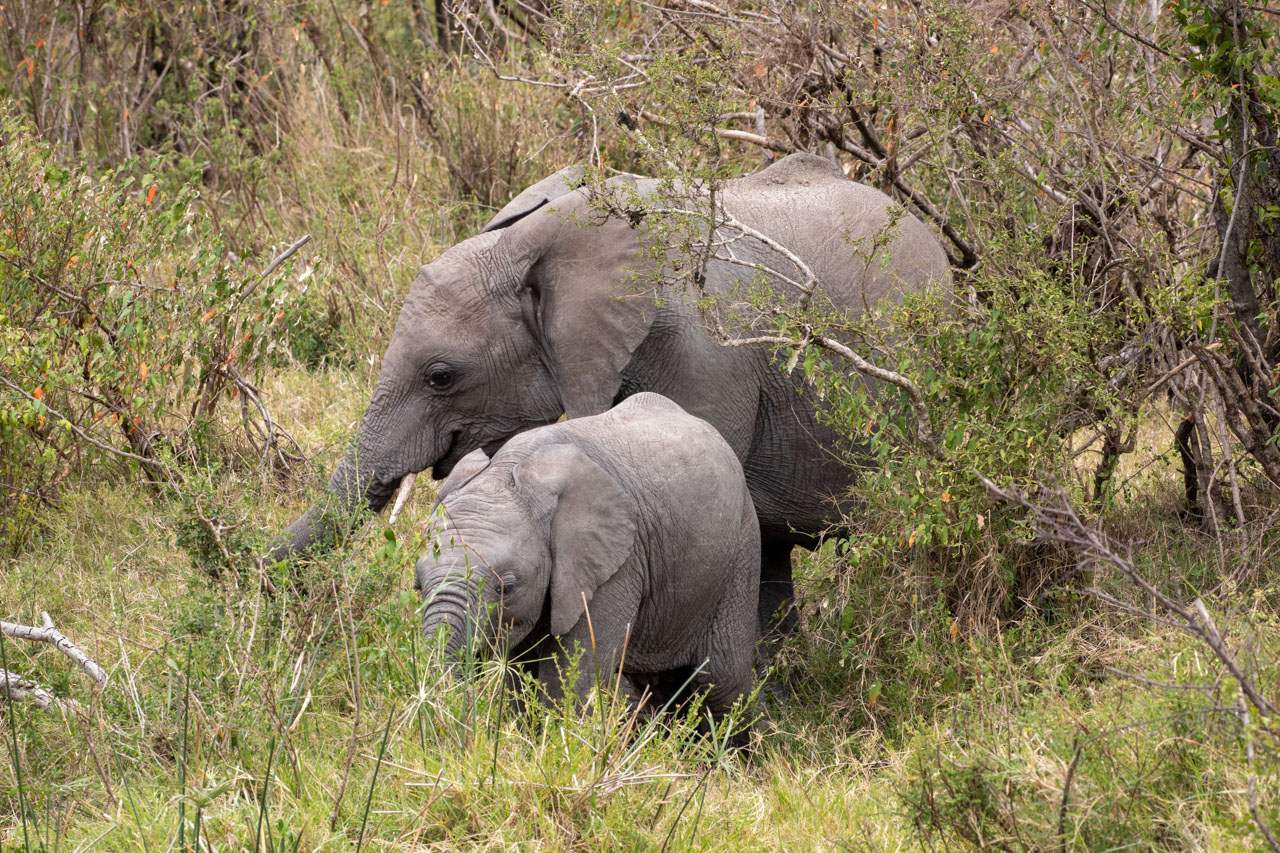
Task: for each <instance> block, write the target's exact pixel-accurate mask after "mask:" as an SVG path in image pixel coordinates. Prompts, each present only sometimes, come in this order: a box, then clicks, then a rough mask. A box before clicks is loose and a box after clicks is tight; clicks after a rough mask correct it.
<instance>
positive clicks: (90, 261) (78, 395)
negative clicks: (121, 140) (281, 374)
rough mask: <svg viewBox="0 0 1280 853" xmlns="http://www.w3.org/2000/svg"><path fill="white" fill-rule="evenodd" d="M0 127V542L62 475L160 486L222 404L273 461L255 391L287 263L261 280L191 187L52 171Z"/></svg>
mask: <svg viewBox="0 0 1280 853" xmlns="http://www.w3.org/2000/svg"><path fill="white" fill-rule="evenodd" d="M2 121H3V125H2V127H3V132H2V133H0V140H2V141H0V362H2V363H3V364H4V372H3V374H0V386H2V387H3V389H4V394H3V397H0V436H2V437H3V442H2V443H0V447H2V448H3V449H2V450H0V509H3V512H0V516H2V517H3V518H5V519H6V521H5V522H4V524H5V527H4V529H3V530H0V542H2V543H3V544H4V545H6V546H9V547H13V546H15V545H18V544H20V543H21V540H22V539H23V537H24V536H25V533H24V531H26V530H28V529H29V528H28V527H27V525H26V520H27V518H28V516H29V513H30V512H31V510H32V508H33V506H34V505H35V504H38V503H49V502H51V501H53V500H54V499H55V497H56V494H57V487H58V485H59V484H60V483H61V482H62V481H63V480H65V479H66V478H67V477H68V476H69V475H71V474H72V473H73V472H75V473H77V474H79V475H81V476H84V475H87V474H89V473H90V472H91V471H92V470H93V469H94V468H95V466H100V465H103V464H105V463H108V462H111V461H117V462H121V461H122V462H125V463H127V464H128V465H130V466H132V467H135V468H138V469H139V470H140V472H141V473H143V474H144V475H145V476H146V477H148V478H149V479H152V480H155V479H168V478H169V477H170V476H171V474H172V471H173V468H172V465H173V464H174V463H176V462H179V461H180V460H181V459H182V458H183V457H188V458H191V457H198V456H199V455H201V454H202V453H206V452H208V451H209V450H210V448H209V447H206V446H204V445H205V443H204V442H202V436H204V435H206V434H207V430H208V429H209V428H210V427H211V426H212V424H213V423H214V419H215V415H217V414H218V406H219V403H220V402H221V401H223V400H233V401H235V402H236V403H238V404H239V407H240V416H241V420H242V424H243V427H244V431H245V435H246V436H247V437H248V438H249V439H250V441H251V442H252V443H254V446H255V448H256V450H257V451H258V452H259V453H260V454H262V455H263V456H264V457H265V456H266V455H268V454H275V453H279V452H281V447H280V444H279V434H278V433H277V432H276V430H275V428H274V426H273V424H272V422H271V420H270V418H269V416H268V415H266V410H265V407H264V406H263V403H262V400H261V398H260V396H259V394H258V389H257V387H256V385H255V382H256V381H258V377H259V374H260V373H261V371H262V369H263V367H264V366H265V365H266V364H267V362H268V360H270V359H271V358H272V357H273V356H274V355H275V354H276V352H277V348H278V347H279V346H280V345H281V343H282V341H283V339H284V336H285V334H287V331H288V329H289V328H290V325H291V323H292V322H293V318H292V316H291V315H292V313H293V309H292V307H291V306H292V304H293V302H294V298H295V296H296V293H295V291H296V288H295V287H294V286H293V285H292V284H291V279H290V276H289V270H290V265H289V264H288V263H285V264H283V265H281V266H280V267H279V268H278V269H275V270H272V271H271V273H270V274H269V275H266V276H260V275H259V274H258V273H257V272H256V269H255V267H256V265H254V266H251V265H250V264H249V263H248V262H247V260H246V259H243V258H240V257H237V256H236V255H235V254H234V253H232V252H230V251H229V250H228V249H227V248H226V245H225V244H224V243H223V242H222V240H221V239H220V238H219V237H218V235H217V234H216V233H215V232H214V230H213V228H212V227H211V225H210V222H209V219H208V217H207V215H206V214H205V212H204V211H203V209H202V207H201V205H200V202H199V198H198V195H197V193H196V190H195V187H194V185H192V184H190V183H188V184H186V185H183V186H182V187H181V188H180V189H179V190H177V191H176V192H175V193H173V194H171V195H170V194H168V193H161V192H160V190H159V188H158V184H157V183H156V180H155V178H154V177H153V176H152V175H150V174H144V175H142V176H141V177H139V176H137V175H136V172H137V171H138V169H137V164H135V163H132V162H131V163H127V164H125V165H123V166H121V167H120V168H118V169H116V170H115V171H114V172H112V173H111V174H109V175H107V176H104V177H101V178H99V177H93V176H90V175H89V174H86V173H85V172H83V171H81V170H79V169H76V168H68V167H65V166H62V165H59V164H58V162H57V161H56V160H55V159H54V157H53V155H52V152H51V150H50V147H49V146H48V145H46V144H45V143H43V142H42V141H40V140H39V139H38V138H37V137H36V136H35V135H34V134H33V132H32V131H31V129H30V128H29V127H28V126H26V125H25V124H24V123H23V122H22V121H20V120H18V119H15V118H13V117H9V116H6V117H4V118H3V119H2Z"/></svg>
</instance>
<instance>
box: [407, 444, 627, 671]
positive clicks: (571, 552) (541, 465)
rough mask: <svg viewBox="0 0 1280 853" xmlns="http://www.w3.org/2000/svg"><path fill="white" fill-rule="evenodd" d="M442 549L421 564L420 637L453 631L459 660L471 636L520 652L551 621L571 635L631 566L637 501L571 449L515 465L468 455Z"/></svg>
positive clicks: (450, 487)
mask: <svg viewBox="0 0 1280 853" xmlns="http://www.w3.org/2000/svg"><path fill="white" fill-rule="evenodd" d="M439 502H440V503H443V505H444V507H445V515H446V522H445V525H444V528H443V530H442V531H441V532H440V534H439V538H438V550H436V551H433V553H432V554H429V555H428V556H426V557H424V558H423V559H422V560H420V561H419V562H418V565H417V568H416V570H415V573H414V574H415V580H414V587H415V588H416V589H417V590H418V592H419V594H420V595H421V596H422V598H423V602H424V605H423V617H422V630H423V633H424V634H426V635H427V636H428V637H432V636H434V635H435V634H436V632H437V631H439V630H440V629H441V628H445V629H447V640H446V650H447V652H448V653H450V656H454V655H456V654H457V653H458V652H459V651H460V650H461V649H462V648H463V643H464V642H466V640H467V638H469V637H470V638H474V639H475V640H476V641H478V642H479V643H481V644H483V645H484V646H485V647H494V646H496V645H498V644H499V643H501V642H507V643H510V644H511V645H518V644H519V643H520V642H522V641H523V640H525V639H526V638H527V637H528V636H529V634H530V632H531V631H533V629H534V627H535V626H536V625H538V624H539V623H540V622H541V620H542V619H543V617H544V613H545V615H547V617H548V618H549V627H550V632H551V633H552V634H553V635H556V636H559V635H562V634H565V633H567V632H568V631H569V630H570V629H571V628H573V626H574V625H575V624H577V622H578V621H579V619H581V618H582V615H583V613H584V611H585V608H586V606H587V603H588V602H590V600H591V598H592V596H593V595H594V593H595V591H596V589H597V588H598V587H599V586H600V585H601V584H602V583H604V582H605V581H607V580H608V579H609V578H610V577H612V576H613V575H614V574H615V573H616V572H617V571H618V570H619V569H620V568H622V566H623V565H624V564H625V563H626V561H627V558H628V556H629V555H630V553H631V550H632V545H633V543H634V540H635V535H636V522H635V519H636V515H637V512H638V508H637V506H636V504H635V501H634V500H633V499H632V498H631V497H630V495H629V494H628V493H627V492H626V491H625V490H624V489H623V488H622V486H621V485H620V484H619V483H618V482H617V480H616V479H615V478H614V476H613V475H612V474H610V473H608V472H607V471H605V470H604V469H603V468H602V467H600V465H598V464H597V463H596V462H594V461H593V460H592V459H591V458H590V457H588V456H587V455H586V454H585V453H584V452H583V451H582V450H581V449H579V448H578V447H576V446H574V445H571V444H545V445H543V446H542V447H539V448H537V449H535V450H533V451H532V452H531V453H529V454H528V455H527V456H524V457H523V458H521V459H520V460H519V461H518V462H517V463H516V464H515V465H514V466H510V465H503V466H493V467H492V468H490V459H489V457H487V456H486V455H485V453H484V451H483V450H477V451H474V452H472V453H471V454H469V455H467V456H466V457H464V458H463V459H462V460H461V461H460V462H459V463H458V465H457V467H456V468H455V469H454V472H453V473H452V474H451V475H450V477H449V478H448V479H447V480H446V481H445V483H444V485H443V486H442V487H441V490H440V497H439Z"/></svg>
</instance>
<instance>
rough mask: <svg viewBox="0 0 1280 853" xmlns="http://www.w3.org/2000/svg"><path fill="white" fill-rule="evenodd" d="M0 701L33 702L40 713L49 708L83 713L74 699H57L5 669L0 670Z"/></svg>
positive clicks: (80, 706) (82, 707)
mask: <svg viewBox="0 0 1280 853" xmlns="http://www.w3.org/2000/svg"><path fill="white" fill-rule="evenodd" d="M0 699H7V700H8V701H10V702H22V701H28V702H34V703H35V705H36V707H37V708H39V709H40V710H42V711H45V710H48V709H49V708H50V707H51V706H54V707H59V708H66V709H68V710H71V711H75V712H76V713H82V712H83V711H84V706H82V705H81V704H80V703H79V702H77V701H75V700H74V699H59V698H58V697H57V696H54V695H53V694H52V693H50V692H49V691H48V690H45V689H44V688H43V687H41V686H40V685H38V684H36V683H35V682H34V681H30V680H28V679H26V678H23V677H22V676H20V675H18V674H17V673H16V672H9V671H8V670H6V669H0Z"/></svg>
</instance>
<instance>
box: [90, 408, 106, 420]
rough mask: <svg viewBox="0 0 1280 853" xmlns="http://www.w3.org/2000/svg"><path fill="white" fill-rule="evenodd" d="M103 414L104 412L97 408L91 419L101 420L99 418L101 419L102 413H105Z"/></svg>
mask: <svg viewBox="0 0 1280 853" xmlns="http://www.w3.org/2000/svg"><path fill="white" fill-rule="evenodd" d="M105 414H106V412H104V411H101V410H99V411H97V412H95V413H94V415H93V419H94V420H95V421H97V420H101V419H102V416H103V415H105Z"/></svg>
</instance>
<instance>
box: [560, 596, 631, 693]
mask: <svg viewBox="0 0 1280 853" xmlns="http://www.w3.org/2000/svg"><path fill="white" fill-rule="evenodd" d="M639 605H640V594H639V589H638V585H628V584H622V583H608V584H605V585H604V586H602V587H600V588H599V589H598V590H596V594H595V596H594V597H593V598H592V599H591V604H590V605H589V607H588V609H587V615H584V616H583V617H582V618H581V619H579V620H578V623H577V624H576V625H574V626H573V628H571V629H570V630H569V631H568V632H567V633H566V634H564V635H563V636H561V637H560V642H559V644H558V645H559V648H558V649H557V651H556V653H555V654H554V655H552V656H551V658H550V659H549V660H545V661H544V662H543V663H542V666H541V668H540V670H539V678H541V679H542V681H543V683H544V684H546V685H547V688H548V692H550V693H551V695H552V696H553V698H559V696H560V695H563V693H564V690H562V689H561V685H562V684H563V685H564V688H565V689H567V690H568V692H570V693H573V694H575V695H576V696H577V697H578V699H579V700H580V701H581V700H585V699H586V698H587V697H588V696H589V695H590V693H591V689H592V688H593V687H595V686H596V685H597V684H599V686H600V688H601V689H602V690H607V691H610V692H612V691H613V690H614V688H615V687H618V686H619V683H618V678H619V673H618V667H619V666H620V665H621V663H622V661H623V656H624V649H625V647H626V644H627V639H628V635H629V626H630V625H631V623H633V622H634V621H635V614H636V612H637V611H638V610H639ZM578 650H580V651H581V654H577V651H578ZM575 656H576V657H577V660H578V665H577V670H576V671H574V672H571V671H570V670H571V666H570V665H571V664H572V662H573V660H574V658H575ZM566 679H568V680H566ZM624 681H625V682H626V683H625V684H622V685H621V687H619V692H620V694H621V693H622V692H624V691H626V690H628V689H630V688H631V683H630V680H629V679H624Z"/></svg>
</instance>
